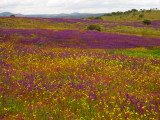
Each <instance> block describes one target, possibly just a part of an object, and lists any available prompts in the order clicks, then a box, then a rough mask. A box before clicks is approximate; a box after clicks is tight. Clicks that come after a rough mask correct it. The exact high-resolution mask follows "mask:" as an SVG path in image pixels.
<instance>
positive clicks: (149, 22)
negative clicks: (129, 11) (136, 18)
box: [143, 20, 151, 25]
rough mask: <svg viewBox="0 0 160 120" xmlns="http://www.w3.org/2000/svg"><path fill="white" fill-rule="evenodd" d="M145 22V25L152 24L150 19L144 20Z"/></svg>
mask: <svg viewBox="0 0 160 120" xmlns="http://www.w3.org/2000/svg"><path fill="white" fill-rule="evenodd" d="M143 24H144V25H150V24H151V21H150V20H143Z"/></svg>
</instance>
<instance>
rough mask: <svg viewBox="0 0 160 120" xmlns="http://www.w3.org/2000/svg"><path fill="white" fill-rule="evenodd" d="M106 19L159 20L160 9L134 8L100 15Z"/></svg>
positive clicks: (128, 20) (127, 20)
mask: <svg viewBox="0 0 160 120" xmlns="http://www.w3.org/2000/svg"><path fill="white" fill-rule="evenodd" d="M101 18H102V19H103V20H106V21H126V22H133V21H143V20H144V19H149V20H160V10H158V9H154V10H140V11H138V10H136V9H132V10H129V11H126V12H119V11H118V12H112V13H111V14H105V15H104V16H102V17H101Z"/></svg>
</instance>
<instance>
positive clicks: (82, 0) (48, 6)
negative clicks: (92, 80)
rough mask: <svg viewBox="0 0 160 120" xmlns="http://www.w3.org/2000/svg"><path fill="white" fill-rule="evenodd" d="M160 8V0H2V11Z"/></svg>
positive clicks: (0, 8)
mask: <svg viewBox="0 0 160 120" xmlns="http://www.w3.org/2000/svg"><path fill="white" fill-rule="evenodd" d="M132 8H136V9H141V8H142V9H143V8H146V9H149V8H159V9H160V0H129V1H128V0H1V1H0V12H5V11H9V12H13V13H22V14H55V13H72V12H89V13H100V12H101V13H103V12H104V13H108V12H112V11H125V10H128V9H132Z"/></svg>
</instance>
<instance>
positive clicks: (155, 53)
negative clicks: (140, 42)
mask: <svg viewBox="0 0 160 120" xmlns="http://www.w3.org/2000/svg"><path fill="white" fill-rule="evenodd" d="M136 49H137V48H134V49H125V50H109V53H110V54H113V53H114V54H124V55H128V56H133V57H141V58H143V57H145V58H157V59H158V58H160V48H159V47H157V48H146V49H145V50H141V49H138V50H136Z"/></svg>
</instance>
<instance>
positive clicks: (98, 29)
mask: <svg viewBox="0 0 160 120" xmlns="http://www.w3.org/2000/svg"><path fill="white" fill-rule="evenodd" d="M87 30H97V31H101V27H100V26H99V25H96V24H91V25H89V26H88V27H87Z"/></svg>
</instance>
